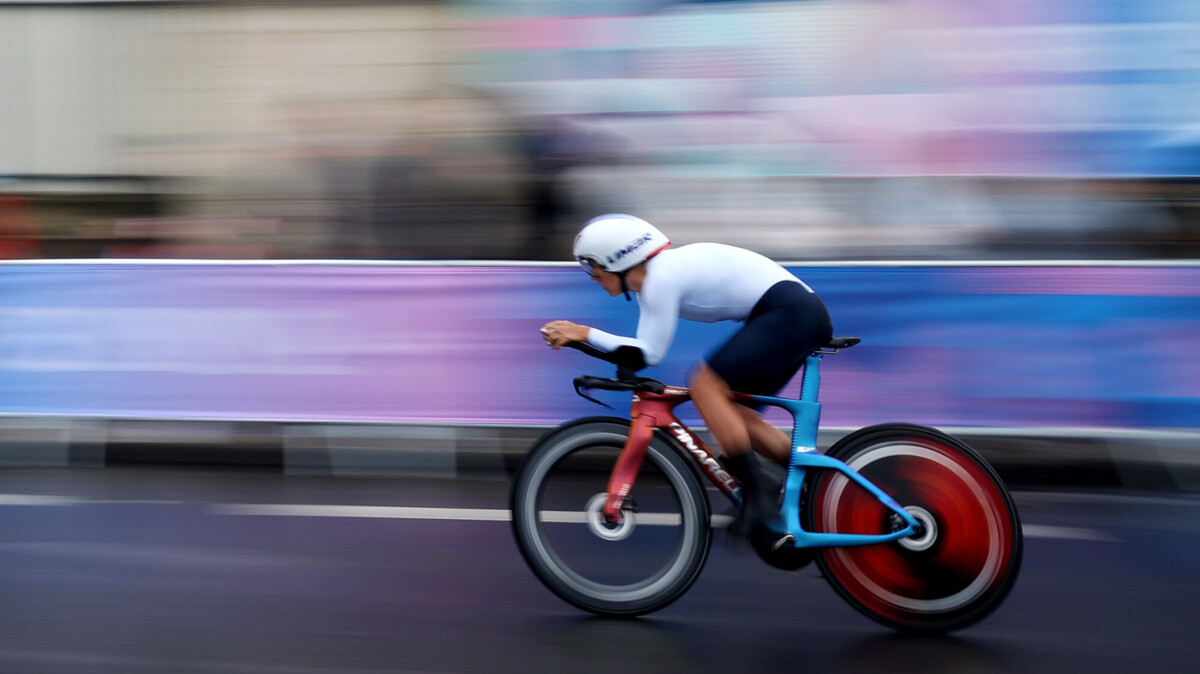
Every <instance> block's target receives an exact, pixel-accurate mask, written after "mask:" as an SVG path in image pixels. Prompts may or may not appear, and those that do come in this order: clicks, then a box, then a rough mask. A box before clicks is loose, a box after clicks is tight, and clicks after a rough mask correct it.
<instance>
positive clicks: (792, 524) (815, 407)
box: [745, 352, 921, 548]
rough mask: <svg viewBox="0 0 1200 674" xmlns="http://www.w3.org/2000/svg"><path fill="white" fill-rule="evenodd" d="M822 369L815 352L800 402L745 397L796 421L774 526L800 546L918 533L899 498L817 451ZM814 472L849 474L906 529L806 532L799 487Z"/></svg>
mask: <svg viewBox="0 0 1200 674" xmlns="http://www.w3.org/2000/svg"><path fill="white" fill-rule="evenodd" d="M820 368H821V353H820V352H816V353H813V354H812V355H810V356H809V357H808V359H807V360H806V361H805V365H804V371H803V375H802V376H803V380H802V384H801V387H800V398H799V400H795V399H791V398H775V397H771V396H745V399H746V400H749V401H752V402H756V403H759V404H763V405H773V406H775V407H781V408H783V409H784V410H786V411H787V412H788V413H789V414H791V416H792V419H793V420H794V425H793V427H792V455H791V459H790V460H789V461H788V471H787V480H786V482H785V483H784V491H783V505H782V506H781V508H780V512H779V515H778V518H779V520H777V521H775V522H773V523H772V524H773V525H776V526H773V528H775V529H778V530H780V531H781V532H786V533H789V534H791V535H792V536H794V537H795V547H797V548H813V547H827V546H845V545H872V544H876V543H889V542H892V541H897V540H900V539H901V538H908V537H910V536H914V535H916V534H918V533H919V532H920V531H921V525H920V524H919V523H918V522H917V520H916V519H915V518H914V517H913V516H912V515H910V514H909V513H908V511H906V510H905V509H904V508H903V507H901V506H900V504H899V503H896V501H895V499H893V498H892V497H891V496H889V495H888V494H886V493H885V492H884V491H883V490H881V489H880V488H879V487H877V486H875V485H874V484H873V483H872V482H871V481H870V480H868V479H867V478H865V477H863V476H862V475H859V473H858V471H856V470H854V469H852V468H850V467H849V466H847V465H846V464H845V463H843V462H842V461H839V460H838V459H835V458H833V457H830V456H825V455H823V454H819V453H818V452H817V428H818V425H819V423H820V420H821V403H819V402H817V392H818V390H819V389H820V386H821V371H820ZM810 468H816V469H821V470H836V471H838V472H840V473H841V474H843V475H845V476H846V477H847V478H849V479H850V480H852V481H853V482H854V483H855V484H857V485H858V486H860V487H862V488H863V489H866V490H867V492H869V493H870V494H871V495H872V496H874V497H875V498H876V499H878V500H879V502H880V503H882V504H884V505H885V506H887V507H888V508H889V509H890V510H891V511H892V512H893V513H895V514H896V515H897V516H899V517H900V518H901V520H902V521H903V522H904V524H905V525H906V526H905V527H903V528H901V529H898V530H896V531H893V532H890V533H886V534H838V533H815V532H811V531H806V530H804V528H803V526H802V525H801V524H800V494H801V491H802V490H801V487H802V486H803V485H804V477H805V475H806V474H807V471H808V470H809V469H810Z"/></svg>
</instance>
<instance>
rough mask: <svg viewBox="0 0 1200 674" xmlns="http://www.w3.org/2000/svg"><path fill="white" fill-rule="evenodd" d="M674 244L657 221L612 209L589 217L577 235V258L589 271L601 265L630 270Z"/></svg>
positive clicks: (611, 269)
mask: <svg viewBox="0 0 1200 674" xmlns="http://www.w3.org/2000/svg"><path fill="white" fill-rule="evenodd" d="M670 245H671V241H670V239H668V238H667V236H666V235H665V234H663V233H662V232H660V231H658V228H657V227H655V226H654V225H652V224H650V223H648V222H646V221H645V220H643V219H641V218H638V217H634V216H632V215H624V214H622V213H610V214H608V215H601V216H600V217H598V218H593V219H592V220H590V221H588V223H587V224H586V225H584V226H583V229H581V230H579V234H578V235H577V236H576V237H575V251H574V252H575V259H576V260H578V261H579V264H581V265H583V268H584V270H585V271H587V272H588V274H592V273H593V267H600V268H601V269H604V270H605V271H610V272H613V273H615V274H620V273H622V272H626V271H629V270H630V269H633V268H634V267H636V266H637V265H639V264H641V263H642V262H645V261H646V260H648V259H650V258H651V257H653V256H654V255H655V254H656V253H658V252H659V251H661V250H663V249H664V248H666V247H667V246H670Z"/></svg>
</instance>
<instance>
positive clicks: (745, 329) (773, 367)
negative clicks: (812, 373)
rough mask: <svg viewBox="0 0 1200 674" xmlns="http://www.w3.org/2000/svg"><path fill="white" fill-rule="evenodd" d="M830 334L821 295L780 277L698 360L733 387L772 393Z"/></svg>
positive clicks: (778, 388) (826, 342)
mask: <svg viewBox="0 0 1200 674" xmlns="http://www.w3.org/2000/svg"><path fill="white" fill-rule="evenodd" d="M831 337H833V324H832V322H831V321H830V320H829V312H828V311H827V310H826V308H825V303H824V302H822V301H821V298H820V297H817V294H816V293H813V292H809V290H808V289H807V288H805V287H804V286H803V285H801V284H799V283H796V282H794V281H780V282H779V283H776V284H775V285H773V286H771V288H770V289H769V290H767V292H766V293H764V294H763V296H762V298H761V299H759V300H758V303H757V304H755V305H754V309H753V310H751V312H750V316H749V317H748V318H747V319H746V323H745V325H743V326H742V329H741V330H738V331H737V332H736V333H734V335H733V336H732V337H730V338H729V340H728V341H726V342H725V343H724V344H722V345H721V346H720V347H719V348H717V349H716V350H715V351H713V352H712V353H710V354H709V355H708V356H707V357H705V359H704V361H705V362H706V363H708V366H709V367H710V368H712V369H713V371H714V372H716V373H717V374H718V375H719V376H720V377H721V378H722V379H724V380H725V383H726V384H728V385H729V388H730V389H732V390H734V391H736V392H739V393H752V394H755V395H775V394H776V393H778V392H779V391H780V390H781V389H783V387H784V386H786V385H787V383H788V382H789V381H791V380H792V377H794V376H796V373H797V372H799V371H800V368H801V367H803V366H804V361H805V359H806V358H808V356H809V354H811V353H812V352H813V351H816V350H817V349H818V348H820V347H822V346H825V345H826V344H828V343H829V339H830V338H831Z"/></svg>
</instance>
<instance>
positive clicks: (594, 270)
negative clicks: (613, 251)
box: [577, 257, 603, 278]
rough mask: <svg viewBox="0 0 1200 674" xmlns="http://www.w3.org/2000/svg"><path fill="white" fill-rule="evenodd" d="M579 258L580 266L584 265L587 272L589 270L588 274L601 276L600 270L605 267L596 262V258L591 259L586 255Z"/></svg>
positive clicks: (594, 276)
mask: <svg viewBox="0 0 1200 674" xmlns="http://www.w3.org/2000/svg"><path fill="white" fill-rule="evenodd" d="M577 259H578V260H579V266H580V267H583V270H584V271H585V272H587V275H588V276H591V277H592V278H597V277H598V276H600V271H601V270H602V269H603V267H601V266H600V265H598V264H596V262H595V261H594V260H590V259H588V258H586V257H581V258H577Z"/></svg>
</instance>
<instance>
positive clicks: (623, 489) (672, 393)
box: [604, 386, 742, 524]
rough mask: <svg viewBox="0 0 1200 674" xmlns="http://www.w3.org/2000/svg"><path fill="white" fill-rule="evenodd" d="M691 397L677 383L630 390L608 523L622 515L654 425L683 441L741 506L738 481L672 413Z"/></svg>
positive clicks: (611, 480) (611, 484) (606, 513)
mask: <svg viewBox="0 0 1200 674" xmlns="http://www.w3.org/2000/svg"><path fill="white" fill-rule="evenodd" d="M691 399H692V392H691V390H689V389H686V388H681V387H677V386H668V387H666V388H665V389H663V392H662V393H653V392H650V391H639V392H636V393H634V394H633V405H632V411H631V412H630V417H631V418H632V420H633V426H632V428H631V429H630V431H629V438H628V439H627V440H626V441H625V447H624V449H622V450H621V455H620V456H619V457H618V458H617V463H616V466H614V467H613V472H612V476H611V477H610V478H609V482H608V501H607V502H605V504H604V519H605V520H606V521H608V522H609V523H610V524H615V523H617V522H620V521H621V519H622V515H621V508H622V507H623V506H624V505H625V498H626V497H627V496H628V495H629V491H630V490H631V489H632V488H633V482H634V479H635V478H636V477H637V474H638V471H639V470H641V467H642V461H643V460H644V459H645V458H646V449H647V448H648V447H649V446H650V440H651V439H652V438H653V437H654V430H655V429H656V428H661V429H663V430H664V431H666V432H668V433H670V434H671V436H672V437H673V438H674V439H675V440H677V441H678V442H679V444H681V445H683V447H684V448H685V449H686V450H687V451H688V452H690V453H691V455H692V458H693V459H695V461H696V463H697V464H698V465H699V466H700V470H701V471H702V472H703V473H704V474H705V475H706V476H707V477H708V479H709V480H710V481H712V483H713V484H714V485H716V487H717V489H720V490H721V492H722V493H724V494H725V495H726V496H728V497H729V499H730V500H731V501H733V503H734V504H735V505H736V506H738V507H739V508H740V507H741V505H742V495H741V494H742V492H741V484H740V483H739V482H738V481H737V480H736V479H734V477H733V476H732V475H730V474H729V472H728V471H726V470H725V468H724V467H723V466H721V463H720V462H719V461H717V456H716V454H715V453H714V452H713V451H712V449H710V448H709V447H708V445H707V444H705V442H704V441H703V440H701V439H700V437H699V436H697V435H696V434H695V433H693V432H692V431H691V430H690V429H689V428H688V427H687V426H686V425H684V423H683V422H681V421H680V420H679V418H678V417H676V416H675V408H676V407H678V406H679V405H682V404H683V403H686V402H688V401H690V400H691Z"/></svg>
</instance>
